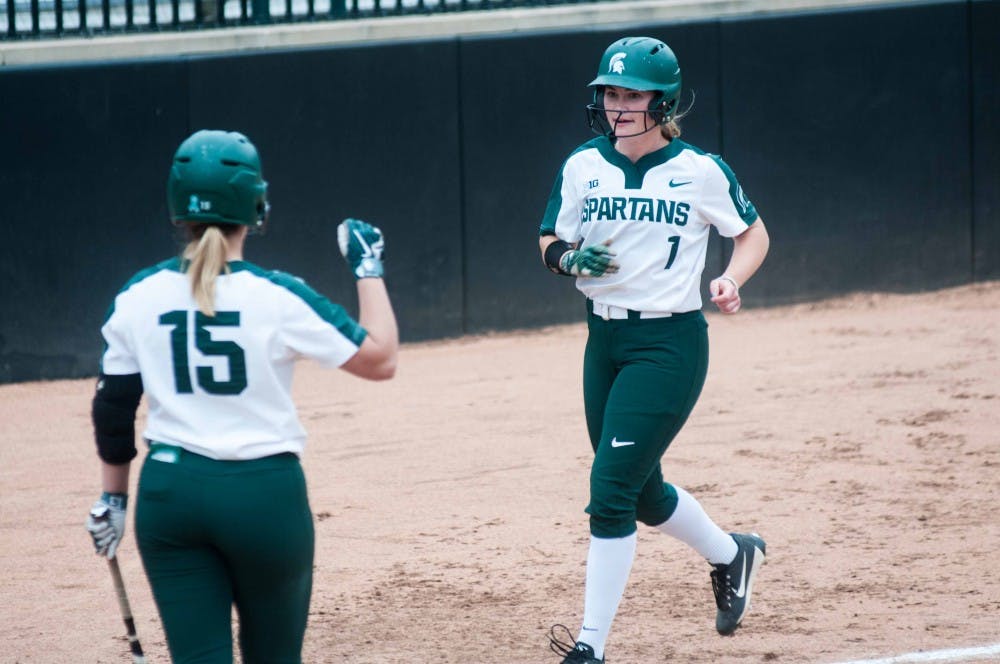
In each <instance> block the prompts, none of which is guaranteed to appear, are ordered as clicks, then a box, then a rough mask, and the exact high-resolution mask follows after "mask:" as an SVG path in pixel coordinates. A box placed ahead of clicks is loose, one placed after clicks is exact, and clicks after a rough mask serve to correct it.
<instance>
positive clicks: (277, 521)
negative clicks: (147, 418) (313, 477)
mask: <svg viewBox="0 0 1000 664" xmlns="http://www.w3.org/2000/svg"><path fill="white" fill-rule="evenodd" d="M138 494H139V497H138V502H137V504H136V512H135V531H136V540H137V541H138V545H139V553H140V555H141V557H142V563H143V566H144V567H145V570H146V576H147V577H148V578H149V583H150V586H151V587H152V590H153V598H154V600H155V601H156V606H157V609H158V610H159V612H160V618H161V620H162V621H163V629H164V632H165V633H166V637H167V646H168V648H169V650H170V657H171V659H172V661H173V662H174V663H175V664H180V663H183V664H194V663H197V664H223V663H224V664H232V662H233V638H232V607H233V605H234V604H235V606H236V611H237V614H238V617H239V643H240V650H241V652H242V656H243V661H244V662H245V663H246V664H258V663H264V662H267V663H275V664H276V663H278V662H281V663H283V664H284V663H295V664H298V663H300V662H301V661H302V655H301V651H302V641H303V638H304V636H305V630H306V621H307V618H308V615H309V600H310V594H311V592H312V563H313V550H314V532H313V520H312V513H311V512H310V509H309V501H308V497H307V495H306V484H305V477H304V475H303V473H302V466H301V465H300V463H299V460H298V457H296V456H295V455H294V454H279V455H276V456H270V457H265V458H262V459H254V460H251V461H215V460H213V459H209V458H207V457H203V456H200V455H197V454H192V453H190V452H186V451H183V450H181V449H180V448H177V447H171V446H161V445H159V444H155V443H154V444H153V446H152V449H151V451H150V454H149V455H148V456H147V457H146V460H145V462H144V463H143V466H142V472H141V474H140V476H139V490H138Z"/></svg>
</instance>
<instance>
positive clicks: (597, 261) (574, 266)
mask: <svg viewBox="0 0 1000 664" xmlns="http://www.w3.org/2000/svg"><path fill="white" fill-rule="evenodd" d="M614 258H615V254H614V252H613V251H611V249H609V248H608V245H606V244H592V245H590V246H589V247H587V248H586V249H574V250H572V251H567V252H566V253H565V254H563V255H562V258H560V259H559V269H561V270H562V271H563V272H565V273H566V274H571V275H573V276H574V277H603V276H605V275H608V274H614V273H615V272H617V271H618V263H617V262H616V261H615V260H614Z"/></svg>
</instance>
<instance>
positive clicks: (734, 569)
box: [711, 533, 765, 636]
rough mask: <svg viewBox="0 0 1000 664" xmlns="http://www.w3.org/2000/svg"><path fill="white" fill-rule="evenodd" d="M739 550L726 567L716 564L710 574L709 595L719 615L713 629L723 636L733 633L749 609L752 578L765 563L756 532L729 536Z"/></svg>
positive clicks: (762, 542)
mask: <svg viewBox="0 0 1000 664" xmlns="http://www.w3.org/2000/svg"><path fill="white" fill-rule="evenodd" d="M730 535H731V536H732V538H733V539H734V540H736V544H737V546H738V547H739V549H738V550H737V551H736V558H735V559H733V562H731V563H729V564H728V565H715V566H714V567H715V569H714V570H712V572H711V577H712V592H713V593H715V605H716V607H718V609H719V612H718V614H716V616H715V629H716V630H718V632H719V634H722V635H723V636H725V635H728V634H732V633H733V632H735V631H736V628H737V627H739V626H740V622H741V621H742V620H743V616H745V615H746V614H747V611H749V610H750V594H751V593H752V592H753V581H754V577H756V576H757V570H758V569H760V566H761V565H762V564H763V562H764V549H765V544H764V540H762V539H761V538H760V537H759V536H758V535H757V533H750V534H742V533H730Z"/></svg>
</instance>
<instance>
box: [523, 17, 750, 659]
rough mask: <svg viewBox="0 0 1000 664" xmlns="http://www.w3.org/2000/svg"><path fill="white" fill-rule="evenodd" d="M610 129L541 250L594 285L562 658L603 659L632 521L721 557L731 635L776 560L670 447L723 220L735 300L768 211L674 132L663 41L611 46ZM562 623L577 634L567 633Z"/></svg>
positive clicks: (603, 93) (568, 187) (723, 608)
mask: <svg viewBox="0 0 1000 664" xmlns="http://www.w3.org/2000/svg"><path fill="white" fill-rule="evenodd" d="M590 87H592V88H593V89H594V103H593V104H591V105H590V106H588V113H589V116H590V121H591V127H592V128H594V129H595V131H597V133H599V134H601V135H600V137H598V138H596V139H594V140H592V141H590V142H588V143H586V144H584V145H582V146H580V147H579V148H578V149H577V150H575V151H574V152H573V153H572V154H571V155H570V156H569V157H568V158H567V159H566V162H565V163H564V164H563V167H562V170H561V171H560V173H559V177H558V179H557V180H556V184H555V186H554V188H553V191H552V195H551V197H550V200H549V204H548V207H547V208H546V211H545V216H544V218H543V221H542V224H541V229H540V241H539V246H540V249H541V252H542V257H543V260H544V262H545V264H546V265H547V266H548V267H549V268H550V269H551V270H552V271H553V272H557V273H560V274H565V275H571V276H575V277H576V284H577V288H579V290H580V291H581V292H582V293H583V294H584V295H586V297H587V311H588V316H587V320H588V327H589V335H588V338H587V346H586V350H585V355H584V371H583V385H584V410H585V412H586V417H587V428H588V432H589V435H590V440H591V446H592V447H593V449H594V452H595V456H594V463H593V466H592V468H591V473H590V504H589V505H588V507H587V512H588V513H589V514H590V532H591V539H590V550H589V553H588V556H587V572H586V588H585V597H584V615H583V624H582V627H581V629H580V631H579V632H578V633H577V636H576V637H575V638H574V636H573V634H572V633H571V632H569V631H568V630H567V629H566V628H565V627H562V626H561V625H557V626H556V627H554V628H553V630H552V632H551V634H550V640H551V643H550V645H551V647H552V649H553V650H554V651H556V652H557V653H558V654H560V655H561V656H563V658H564V659H563V662H564V663H573V662H575V663H593V662H604V661H605V659H604V650H605V643H606V641H607V638H608V633H609V631H610V628H611V623H612V620H613V619H614V616H615V613H616V612H617V609H618V604H619V602H620V600H621V597H622V594H623V592H624V589H625V584H626V582H627V580H628V575H629V571H630V570H631V567H632V561H633V558H634V555H635V543H636V521H641V522H643V523H645V524H648V525H650V526H653V527H655V528H658V529H659V530H661V531H663V532H664V533H666V534H668V535H671V536H673V537H676V538H678V539H680V540H681V541H683V542H685V543H687V544H688V545H690V546H691V547H693V548H694V549H695V550H696V551H697V552H698V553H700V554H701V555H702V556H704V557H705V559H706V560H708V562H709V563H710V564H711V565H712V566H713V569H712V571H711V575H710V576H711V581H712V587H713V590H714V594H715V600H716V605H717V615H716V629H717V630H718V632H719V633H720V634H731V633H733V632H734V631H735V630H736V628H737V627H738V626H739V624H740V621H741V620H742V619H743V616H744V615H745V614H746V611H747V609H748V608H749V605H750V595H751V591H752V588H753V583H754V578H755V575H756V572H757V570H758V568H759V566H760V564H761V563H762V562H763V560H764V552H765V545H764V541H763V540H762V539H761V538H760V537H758V536H757V535H756V534H741V533H734V534H728V533H726V532H724V531H723V530H722V529H720V528H719V526H717V525H716V524H715V523H714V522H713V521H712V520H711V519H710V518H709V517H708V515H707V514H706V513H705V511H704V510H703V509H702V507H701V506H700V504H699V503H698V501H697V500H695V499H694V497H692V496H691V495H690V494H689V493H687V492H686V491H684V490H683V489H682V488H680V487H677V486H675V485H672V484H669V483H666V482H664V481H663V475H662V471H661V468H660V459H661V457H662V455H663V453H664V452H665V451H666V449H667V447H668V446H669V445H670V442H671V441H672V440H673V438H674V437H675V436H676V435H677V433H678V431H679V430H680V428H681V427H682V426H683V424H684V421H685V420H686V419H687V416H688V415H689V414H690V412H691V410H692V408H693V407H694V404H695V402H696V401H697V399H698V395H699V394H700V392H701V388H702V386H703V384H704V380H705V375H706V371H707V368H708V335H707V324H706V322H705V318H704V316H703V315H702V313H701V307H702V301H701V292H700V287H701V276H702V271H703V270H704V266H705V250H706V247H707V244H708V236H709V231H710V228H711V227H712V226H714V227H715V228H716V230H717V231H718V232H719V234H720V235H722V236H725V237H729V238H733V241H734V247H733V253H732V258H731V260H730V262H729V265H728V266H727V268H726V270H725V272H724V273H723V274H722V275H720V276H719V277H717V278H715V279H713V280H712V281H711V282H710V284H709V290H710V292H711V295H712V302H714V303H715V304H716V305H717V306H718V307H719V309H720V310H721V311H722V312H723V313H727V314H731V313H736V312H737V311H738V310H739V308H740V304H741V302H740V295H739V288H740V286H741V285H742V284H744V283H746V281H747V280H748V279H749V278H750V277H751V275H753V273H754V272H755V271H756V270H757V268H758V267H759V266H760V264H761V263H762V262H763V260H764V256H765V255H766V254H767V250H768V245H769V239H768V235H767V231H766V230H765V228H764V223H763V222H762V221H761V220H760V217H759V216H758V215H757V211H756V209H755V208H754V206H753V204H752V203H751V202H750V201H749V199H747V197H746V195H745V194H744V193H743V190H742V188H741V187H740V185H739V183H738V182H737V181H736V178H735V176H734V175H733V172H732V171H731V170H730V168H729V167H728V166H727V165H726V164H725V162H723V161H722V160H721V159H720V158H719V157H717V156H715V155H709V154H706V153H704V152H702V151H701V150H699V149H697V148H695V147H694V146H691V145H688V144H686V143H684V142H683V141H681V140H680V139H679V138H678V137H679V135H680V129H679V127H678V125H677V122H676V111H677V105H678V100H679V98H680V91H681V75H680V67H679V65H678V63H677V59H676V57H675V56H674V54H673V52H672V51H671V50H670V48H669V47H668V46H667V45H666V44H664V43H663V42H662V41H660V40H658V39H653V38H649V37H627V38H624V39H621V40H619V41H616V42H615V43H613V44H611V46H609V47H608V49H607V50H606V51H605V53H604V56H603V57H602V59H601V63H600V65H599V69H598V74H597V77H596V78H595V79H594V80H593V81H592V82H591V83H590ZM557 628H558V629H562V630H563V631H564V632H567V633H568V634H567V635H566V636H563V635H561V634H558V633H557Z"/></svg>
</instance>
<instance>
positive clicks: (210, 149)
mask: <svg viewBox="0 0 1000 664" xmlns="http://www.w3.org/2000/svg"><path fill="white" fill-rule="evenodd" d="M167 208H168V211H169V213H170V219H171V221H173V222H174V223H175V224H180V223H184V222H187V223H220V224H238V225H242V226H249V227H250V228H251V229H253V230H255V231H258V232H263V229H264V226H265V224H266V223H267V215H268V211H269V210H270V206H269V205H268V202H267V182H265V181H264V178H263V177H262V175H261V168H260V156H259V155H258V154H257V148H255V147H254V145H253V143H251V142H250V141H249V140H247V137H246V136H244V135H243V134H240V133H239V132H235V131H217V130H212V129H203V130H201V131H198V132H195V133H194V134H192V135H191V136H190V137H189V138H188V139H187V140H185V141H184V142H183V143H181V145H180V147H178V148H177V152H176V153H175V154H174V162H173V165H172V166H171V168H170V176H169V177H168V178H167Z"/></svg>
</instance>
